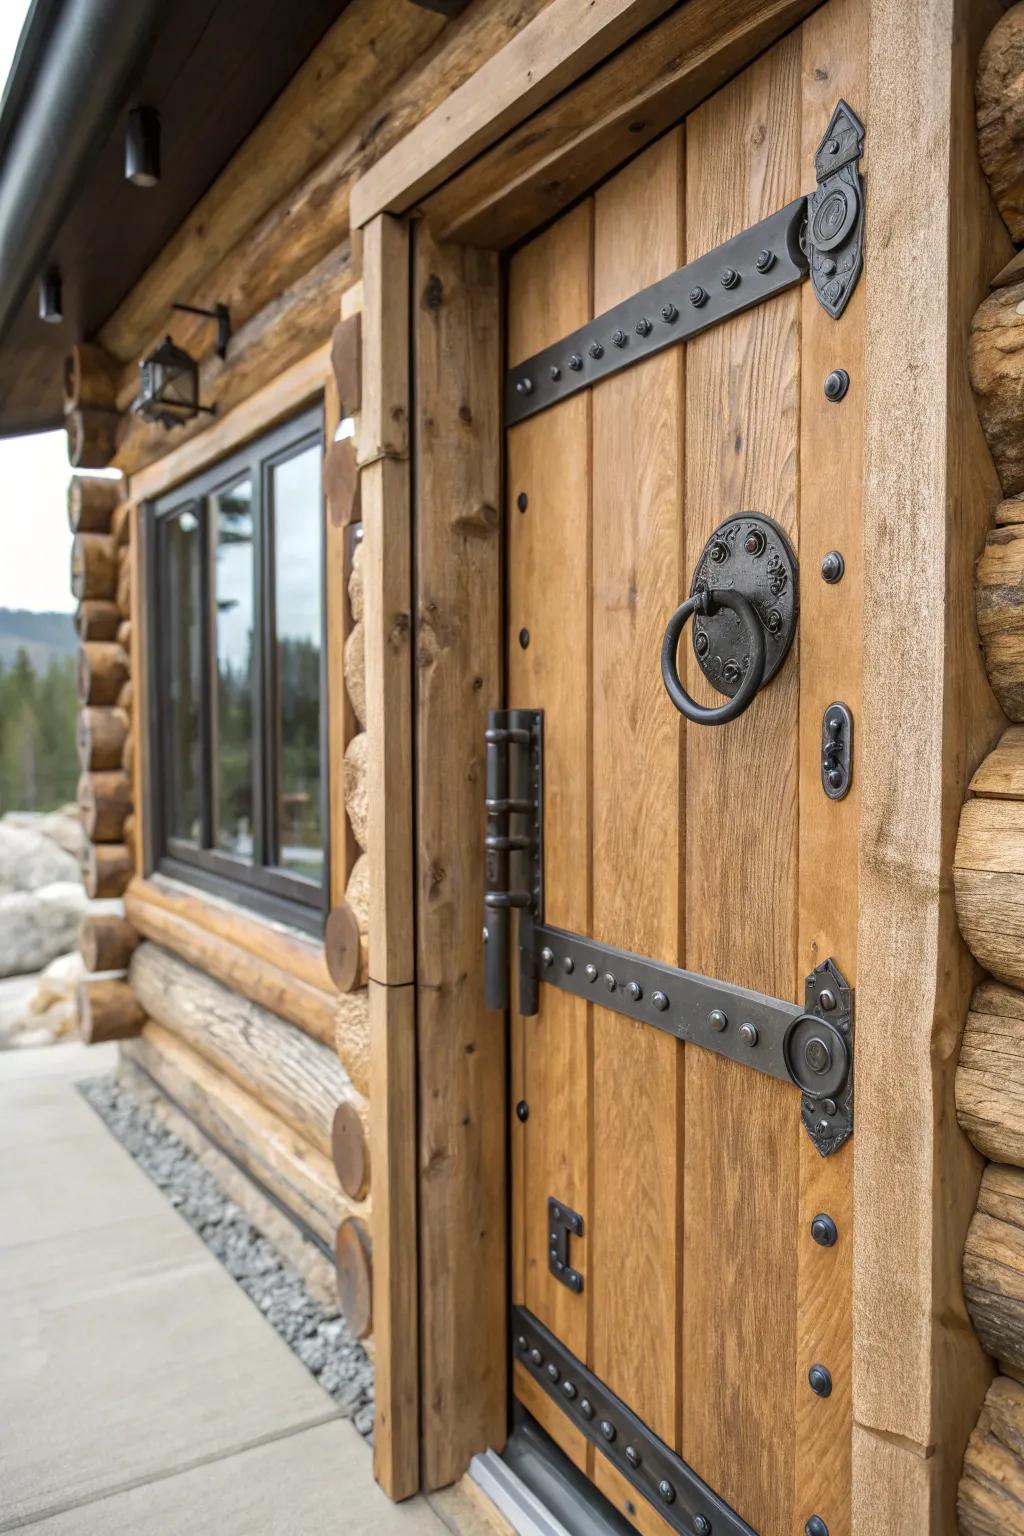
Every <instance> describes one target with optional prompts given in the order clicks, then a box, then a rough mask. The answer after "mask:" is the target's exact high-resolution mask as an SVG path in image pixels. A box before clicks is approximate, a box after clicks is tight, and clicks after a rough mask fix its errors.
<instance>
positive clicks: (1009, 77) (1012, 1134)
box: [953, 4, 1024, 1536]
mask: <svg viewBox="0 0 1024 1536" xmlns="http://www.w3.org/2000/svg"><path fill="white" fill-rule="evenodd" d="M976 100H977V112H978V148H979V155H980V158H981V163H982V166H983V168H984V170H985V172H986V174H987V176H988V179H989V184H990V187H991V190H992V195H993V197H994V198H995V201H996V203H997V205H998V207H999V209H1000V212H1001V213H1002V215H1003V218H1004V220H1005V221H1006V224H1007V227H1008V228H1009V230H1010V233H1011V235H1012V236H1013V238H1014V240H1024V4H1018V5H1016V6H1014V7H1013V8H1012V9H1011V10H1009V11H1008V12H1007V13H1006V15H1005V16H1004V17H1003V18H1002V19H1001V21H1000V22H999V23H998V25H997V26H996V27H995V28H994V30H993V32H992V33H991V35H990V37H989V39H988V41H987V42H986V44H985V47H984V49H983V50H982V54H981V58H980V61H979V70H978V81H977V92H976ZM969 364H970V375H971V383H972V386H973V389H974V393H975V398H976V401H977V406H978V414H979V417H980V420H981V425H982V428H983V430H984V433H985V437H986V440H987V442H988V446H989V450H990V452H991V454H992V459H993V462H994V464H995V467H996V470H997V473H998V475H999V481H1000V485H1001V487H1002V493H1003V497H1004V500H1003V501H1002V503H1001V504H1000V506H999V507H998V508H997V509H996V512H995V515H994V519H993V527H992V530H991V531H990V533H989V535H988V538H987V540H986V545H985V549H984V551H983V553H982V555H981V558H980V560H979V562H978V567H977V588H976V590H977V616H978V629H979V634H980V638H981V644H982V650H983V654H984V658H985V666H986V670H987V672H988V676H989V681H990V683H991V685H992V690H993V692H994V694H995V696H996V698H997V699H998V701H999V704H1000V705H1001V707H1002V709H1003V712H1004V714H1005V715H1006V716H1007V718H1008V720H1010V721H1024V618H1022V615H1024V431H1022V429H1021V422H1022V409H1024V259H1022V257H1016V258H1014V260H1013V261H1011V262H1010V263H1009V264H1008V266H1007V267H1005V268H1004V269H1003V271H1002V272H1000V273H998V274H997V275H996V277H995V278H994V280H993V282H992V291H991V293H990V294H989V296H988V298H986V299H985V300H984V301H983V302H982V304H981V306H980V308H979V309H978V311H977V313H976V314H975V317H974V321H973V323H972V327H971V338H970V350H969ZM953 881H954V892H955V898H956V908H957V916H958V918H959V922H960V930H961V933H962V934H963V937H964V940H965V942H966V943H967V946H968V948H969V949H970V950H971V952H972V954H973V955H974V957H975V959H976V960H978V962H979V963H980V964H981V965H982V966H983V967H984V968H985V970H986V971H987V972H988V973H989V979H986V980H985V981H983V982H982V984H981V985H980V986H979V987H978V988H977V989H976V991H975V993H974V996H973V998H972V1000H971V1008H970V1012H969V1014H968V1018H967V1023H966V1026H965V1029H964V1035H963V1040H962V1043H961V1051H960V1060H959V1064H958V1068H957V1077H956V1105H957V1117H958V1120H959V1123H960V1125H961V1127H962V1129H963V1130H964V1132H965V1133H966V1134H967V1136H969V1137H970V1139H971V1141H972V1142H973V1143H974V1145H975V1146H976V1147H977V1148H978V1150H979V1151H980V1152H982V1153H983V1154H984V1155H985V1157H987V1158H989V1159H991V1161H990V1162H989V1164H988V1166H987V1167H986V1169H985V1172H984V1174H983V1176H982V1181H981V1189H980V1192H979V1196H978V1204H977V1209H976V1211H975V1214H974V1218H973V1220H972V1222H971V1226H970V1229H969V1232H968V1235H967V1241H966V1245H965V1249H964V1258H963V1282H964V1294H965V1297H966V1301H967V1308H968V1312H969V1314H970V1317H971V1321H972V1323H973V1325H974V1328H975V1331H976V1332H977V1334H978V1337H979V1339H980V1340H981V1342H982V1344H983V1346H984V1348H985V1349H986V1350H987V1351H988V1352H989V1354H991V1355H992V1356H993V1358H994V1359H995V1360H996V1361H998V1363H999V1369H1000V1371H1001V1373H1002V1374H1001V1375H999V1376H997V1378H996V1380H995V1381H994V1382H993V1384H992V1386H991V1388H990V1390H989V1393H988V1396H987V1397H986V1399H985V1404H984V1407H983V1409H982V1413H981V1417H980V1418H979V1420H978V1424H977V1426H976V1428H975V1430H974V1433H973V1434H972V1436H971V1439H970V1442H969V1444H968V1447H967V1452H966V1456H965V1459H964V1470H963V1476H962V1479H961V1482H960V1490H959V1497H958V1516H959V1523H960V1529H961V1531H962V1532H963V1533H964V1536H997V1533H1004V1532H1005V1533H1009V1532H1020V1533H1024V1387H1022V1386H1021V1384H1020V1381H1019V1380H1018V1379H1016V1378H1019V1377H1020V1376H1022V1375H1024V1068H1022V1065H1021V1063H1022V1059H1024V1058H1022V1051H1021V1046H1022V1043H1024V943H1022V940H1024V727H1022V726H1013V725H1011V726H1010V727H1009V729H1008V730H1007V731H1006V732H1005V733H1004V735H1003V737H1002V739H1001V741H1000V742H999V744H998V746H997V747H996V748H995V750H994V751H993V752H991V753H990V755H989V756H988V757H987V758H986V759H985V761H984V762H983V763H982V764H981V766H980V767H979V768H978V770H977V772H976V773H975V775H974V778H973V780H972V781H971V797H970V798H969V799H968V801H967V803H966V804H965V805H964V808H963V811H962V813H961V818H960V829H959V835H958V838H957V846H956V853H955V856H954V869H953Z"/></svg>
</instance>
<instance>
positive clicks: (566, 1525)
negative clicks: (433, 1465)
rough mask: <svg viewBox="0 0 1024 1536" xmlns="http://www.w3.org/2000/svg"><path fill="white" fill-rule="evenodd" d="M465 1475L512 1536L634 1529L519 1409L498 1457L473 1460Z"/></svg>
mask: <svg viewBox="0 0 1024 1536" xmlns="http://www.w3.org/2000/svg"><path fill="white" fill-rule="evenodd" d="M469 1475H470V1477H471V1478H472V1479H473V1481H474V1482H475V1483H476V1484H477V1486H478V1487H479V1488H480V1489H482V1491H483V1492H484V1493H486V1495H487V1497H488V1498H489V1499H490V1500H491V1503H492V1504H494V1505H495V1507H496V1508H497V1509H499V1510H500V1511H501V1513H502V1514H503V1515H504V1517H505V1519H506V1520H507V1521H508V1523H509V1524H510V1525H511V1526H512V1529H513V1530H514V1531H516V1532H517V1536H636V1530H635V1528H634V1527H633V1526H632V1525H630V1524H629V1522H628V1521H627V1520H624V1519H623V1517H622V1516H621V1515H620V1514H619V1513H618V1511H617V1510H616V1509H615V1507H614V1506H613V1505H612V1504H610V1503H609V1502H608V1500H607V1499H606V1498H604V1497H603V1495H602V1494H600V1493H599V1492H598V1491H597V1489H596V1488H595V1487H594V1485H593V1483H591V1482H589V1481H588V1479H587V1478H585V1477H584V1476H583V1474H582V1473H581V1472H579V1471H578V1470H577V1468H576V1467H575V1466H574V1465H573V1463H572V1462H571V1461H570V1460H569V1458H568V1456H566V1455H564V1454H563V1452H562V1451H560V1450H559V1448H558V1446H557V1445H556V1444H555V1442H554V1441H553V1440H552V1439H551V1437H550V1436H549V1435H546V1434H545V1433H544V1431H543V1430H542V1429H541V1427H540V1425H539V1424H537V1423H536V1421H535V1420H533V1419H531V1418H530V1417H529V1415H528V1414H526V1413H525V1412H523V1411H522V1410H518V1409H517V1424H516V1427H515V1429H514V1430H513V1431H512V1434H511V1435H510V1437H509V1441H508V1444H507V1445H506V1447H505V1450H504V1453H503V1454H502V1455H501V1456H499V1455H498V1453H497V1452H496V1451H485V1452H484V1453H483V1454H482V1455H479V1456H474V1457H473V1460H472V1461H471V1462H470V1464H469Z"/></svg>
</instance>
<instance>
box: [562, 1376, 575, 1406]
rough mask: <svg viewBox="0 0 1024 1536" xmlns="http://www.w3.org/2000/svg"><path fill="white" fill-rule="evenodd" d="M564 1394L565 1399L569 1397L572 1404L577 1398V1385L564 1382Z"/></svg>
mask: <svg viewBox="0 0 1024 1536" xmlns="http://www.w3.org/2000/svg"><path fill="white" fill-rule="evenodd" d="M562 1394H563V1396H564V1397H567V1398H568V1399H569V1401H570V1403H571V1402H572V1400H573V1398H574V1397H575V1396H576V1385H575V1383H574V1382H571V1381H563V1382H562Z"/></svg>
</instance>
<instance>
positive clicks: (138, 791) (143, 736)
mask: <svg viewBox="0 0 1024 1536" xmlns="http://www.w3.org/2000/svg"><path fill="white" fill-rule="evenodd" d="M128 540H129V545H128V547H129V556H128V558H129V560H130V561H131V594H132V612H131V620H132V639H131V648H130V657H129V663H130V669H131V670H130V673H129V676H130V677H131V680H132V714H131V719H130V721H129V722H128V729H129V731H130V732H131V739H132V806H133V809H134V813H135V836H134V839H133V841H134V854H135V873H136V874H137V875H143V874H145V873H146V869H147V867H148V865H147V858H148V852H147V838H148V835H149V832H148V821H149V817H148V816H147V814H146V803H145V799H144V795H145V785H146V782H147V777H146V776H147V770H148V762H149V750H150V748H149V730H148V721H149V633H148V628H149V626H148V624H147V622H146V621H147V617H148V616H147V614H146V599H145V595H144V594H145V591H146V588H145V586H144V585H143V583H144V582H145V581H146V572H145V568H144V565H143V558H142V509H141V507H140V506H139V505H138V503H136V502H133V503H132V506H131V510H130V512H129V514H128Z"/></svg>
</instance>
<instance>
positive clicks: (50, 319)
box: [39, 267, 64, 325]
mask: <svg viewBox="0 0 1024 1536" xmlns="http://www.w3.org/2000/svg"><path fill="white" fill-rule="evenodd" d="M63 286H64V285H63V284H62V282H61V280H60V273H59V272H58V271H57V269H56V267H52V268H51V269H50V271H49V272H47V273H46V274H45V276H44V277H43V278H42V279H41V280H40V283H39V318H40V320H45V321H46V323H47V325H60V323H61V321H62V320H63V319H64V297H63Z"/></svg>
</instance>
